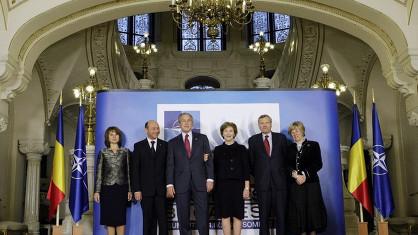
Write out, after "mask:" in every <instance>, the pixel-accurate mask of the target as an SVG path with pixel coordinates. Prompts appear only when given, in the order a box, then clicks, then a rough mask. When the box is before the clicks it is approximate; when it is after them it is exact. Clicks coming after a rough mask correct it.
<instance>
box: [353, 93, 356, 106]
mask: <svg viewBox="0 0 418 235" xmlns="http://www.w3.org/2000/svg"><path fill="white" fill-rule="evenodd" d="M353 103H354V104H356V91H355V90H354V91H353Z"/></svg>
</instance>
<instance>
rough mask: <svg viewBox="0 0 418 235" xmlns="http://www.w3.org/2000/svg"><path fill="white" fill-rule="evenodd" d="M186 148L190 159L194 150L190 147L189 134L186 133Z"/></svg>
mask: <svg viewBox="0 0 418 235" xmlns="http://www.w3.org/2000/svg"><path fill="white" fill-rule="evenodd" d="M184 148H185V149H186V153H187V158H189V159H190V157H191V156H192V150H191V149H190V141H189V134H186V136H185V138H184Z"/></svg>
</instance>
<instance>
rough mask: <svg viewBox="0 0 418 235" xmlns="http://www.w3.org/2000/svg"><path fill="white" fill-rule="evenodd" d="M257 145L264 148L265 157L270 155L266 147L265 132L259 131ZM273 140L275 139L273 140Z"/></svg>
mask: <svg viewBox="0 0 418 235" xmlns="http://www.w3.org/2000/svg"><path fill="white" fill-rule="evenodd" d="M256 140H257V145H258V146H260V148H261V149H262V151H261V152H262V153H263V157H268V154H267V152H266V148H265V147H264V140H263V133H259V134H258V135H257V137H256ZM272 142H273V141H272Z"/></svg>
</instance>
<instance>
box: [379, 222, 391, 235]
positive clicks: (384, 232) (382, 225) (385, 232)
mask: <svg viewBox="0 0 418 235" xmlns="http://www.w3.org/2000/svg"><path fill="white" fill-rule="evenodd" d="M377 231H378V233H379V235H389V229H388V222H387V221H383V222H380V221H379V222H377Z"/></svg>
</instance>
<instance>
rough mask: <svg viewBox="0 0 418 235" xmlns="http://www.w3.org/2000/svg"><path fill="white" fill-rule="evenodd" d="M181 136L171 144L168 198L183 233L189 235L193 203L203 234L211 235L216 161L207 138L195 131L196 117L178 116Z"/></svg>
mask: <svg viewBox="0 0 418 235" xmlns="http://www.w3.org/2000/svg"><path fill="white" fill-rule="evenodd" d="M178 121H179V124H180V129H181V134H180V135H178V136H176V137H174V138H173V139H171V140H170V141H169V142H168V151H167V169H166V173H167V197H169V198H174V197H175V201H176V206H177V217H178V220H179V224H180V234H181V235H190V234H191V230H190V226H189V223H190V200H191V199H193V202H194V206H195V209H196V226H197V229H198V230H199V234H200V235H208V234H209V220H208V217H209V214H208V192H210V191H212V188H213V179H214V172H213V158H212V156H211V154H210V147H209V141H208V138H207V136H206V135H203V134H200V133H196V132H192V128H193V117H192V115H191V114H189V113H181V114H180V115H179V116H178Z"/></svg>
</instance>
